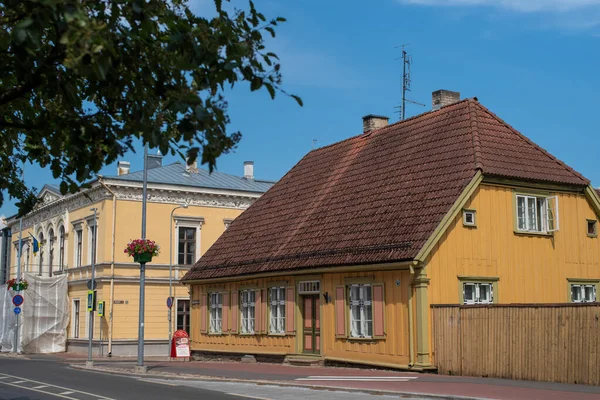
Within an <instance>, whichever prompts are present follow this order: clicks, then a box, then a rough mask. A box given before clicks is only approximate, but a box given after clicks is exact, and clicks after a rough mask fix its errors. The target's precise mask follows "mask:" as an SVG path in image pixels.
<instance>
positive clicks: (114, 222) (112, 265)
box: [98, 175, 117, 357]
mask: <svg viewBox="0 0 600 400" xmlns="http://www.w3.org/2000/svg"><path fill="white" fill-rule="evenodd" d="M98 183H99V184H101V185H102V187H104V189H106V190H108V192H109V193H110V194H112V203H113V210H112V211H113V220H112V250H111V257H110V259H111V261H110V296H109V299H110V300H109V301H110V304H109V307H110V311H109V314H108V356H109V357H111V356H112V338H113V310H114V306H115V305H114V297H115V228H116V225H117V195H116V194H115V192H113V191H112V190H111V189H110V188H109V187H108V186H106V185H105V184H104V182H102V176H101V175H98Z"/></svg>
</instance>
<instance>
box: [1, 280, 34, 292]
mask: <svg viewBox="0 0 600 400" xmlns="http://www.w3.org/2000/svg"><path fill="white" fill-rule="evenodd" d="M28 287H29V283H28V282H27V281H26V280H25V279H18V280H17V279H16V278H13V279H11V280H9V281H8V282H6V288H7V289H8V290H10V289H12V290H14V291H15V292H20V291H22V290H25V289H27V288H28Z"/></svg>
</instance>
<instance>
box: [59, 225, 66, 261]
mask: <svg viewBox="0 0 600 400" xmlns="http://www.w3.org/2000/svg"><path fill="white" fill-rule="evenodd" d="M64 267H65V227H64V226H61V227H60V228H58V268H60V270H61V271H62V270H63V269H64Z"/></svg>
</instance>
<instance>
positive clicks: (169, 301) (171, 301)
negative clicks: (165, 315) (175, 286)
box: [167, 297, 173, 308]
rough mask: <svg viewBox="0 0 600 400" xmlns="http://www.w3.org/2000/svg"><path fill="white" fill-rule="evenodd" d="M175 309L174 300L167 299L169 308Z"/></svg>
mask: <svg viewBox="0 0 600 400" xmlns="http://www.w3.org/2000/svg"><path fill="white" fill-rule="evenodd" d="M171 307H173V298H172V297H167V308H171Z"/></svg>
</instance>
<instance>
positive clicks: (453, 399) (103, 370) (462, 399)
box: [69, 364, 488, 400]
mask: <svg viewBox="0 0 600 400" xmlns="http://www.w3.org/2000/svg"><path fill="white" fill-rule="evenodd" d="M69 368H71V369H77V370H81V371H87V372H92V373H100V374H108V375H119V376H123V375H128V376H130V377H136V378H138V379H146V380H147V379H157V380H163V379H169V380H172V379H176V380H182V381H213V382H214V381H220V382H231V383H248V384H254V385H260V386H280V387H292V388H301V389H313V390H326V391H334V392H353V393H365V394H371V395H392V396H398V395H400V396H426V397H429V398H432V399H445V400H488V398H486V397H469V396H457V395H443V394H437V393H432V394H430V393H423V392H395V391H391V390H377V389H360V388H343V387H334V386H319V385H304V384H300V383H290V382H278V381H262V380H252V379H237V378H223V377H217V376H209V375H191V374H172V373H168V372H160V373H152V372H148V373H146V374H136V373H135V372H130V371H124V370H120V369H113V368H107V367H103V366H95V367H93V368H88V367H86V366H85V365H78V364H71V365H69Z"/></svg>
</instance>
